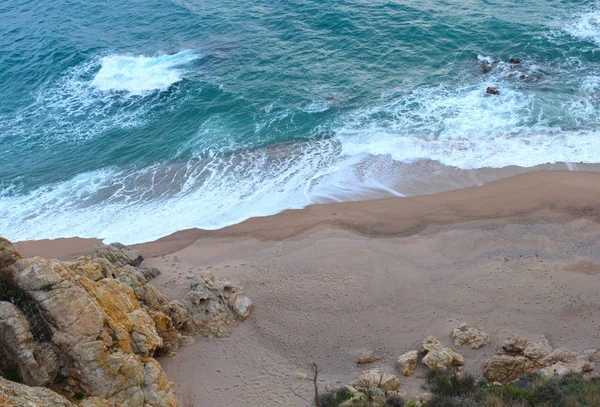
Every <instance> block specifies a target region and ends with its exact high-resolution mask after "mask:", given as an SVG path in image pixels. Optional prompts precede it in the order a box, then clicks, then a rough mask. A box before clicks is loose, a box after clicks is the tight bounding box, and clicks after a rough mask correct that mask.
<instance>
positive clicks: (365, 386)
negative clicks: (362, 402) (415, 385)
mask: <svg viewBox="0 0 600 407" xmlns="http://www.w3.org/2000/svg"><path fill="white" fill-rule="evenodd" d="M350 386H352V387H353V388H355V389H358V390H361V391H370V389H372V388H374V387H375V388H379V389H381V390H382V391H383V392H384V393H387V392H390V391H396V390H398V389H399V388H400V381H399V380H398V378H397V377H396V376H395V375H393V374H390V373H380V372H379V370H377V369H371V370H367V371H364V372H362V373H361V374H360V376H359V377H358V379H356V380H354V381H353V382H351V383H350Z"/></svg>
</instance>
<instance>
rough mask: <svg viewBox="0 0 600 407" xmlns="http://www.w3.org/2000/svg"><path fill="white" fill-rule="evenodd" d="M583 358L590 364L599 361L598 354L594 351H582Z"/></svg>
mask: <svg viewBox="0 0 600 407" xmlns="http://www.w3.org/2000/svg"><path fill="white" fill-rule="evenodd" d="M583 357H585V358H586V359H587V360H588V361H590V362H596V361H597V360H600V352H598V351H597V350H596V349H588V350H584V351H583Z"/></svg>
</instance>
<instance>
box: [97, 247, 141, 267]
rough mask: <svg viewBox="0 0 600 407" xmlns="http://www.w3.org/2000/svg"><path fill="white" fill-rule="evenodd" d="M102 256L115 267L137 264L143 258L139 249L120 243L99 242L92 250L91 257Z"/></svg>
mask: <svg viewBox="0 0 600 407" xmlns="http://www.w3.org/2000/svg"><path fill="white" fill-rule="evenodd" d="M97 258H104V259H106V260H108V261H109V262H110V263H112V264H113V265H114V266H116V267H122V266H126V265H129V266H134V267H135V266H139V265H140V264H142V262H143V261H144V258H143V257H142V255H141V254H140V252H139V251H137V250H135V249H132V248H129V247H127V246H124V245H122V244H120V243H111V244H110V245H105V244H101V245H98V246H96V247H94V249H93V250H92V259H97Z"/></svg>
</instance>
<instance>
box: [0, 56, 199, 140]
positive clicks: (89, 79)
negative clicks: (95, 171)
mask: <svg viewBox="0 0 600 407" xmlns="http://www.w3.org/2000/svg"><path fill="white" fill-rule="evenodd" d="M197 58H198V55H197V54H195V53H193V52H192V51H187V50H186V51H181V52H179V53H177V54H174V55H161V56H156V57H143V56H140V57H133V56H125V55H111V56H106V57H104V58H100V57H97V58H94V59H91V60H88V61H86V62H84V63H82V64H80V65H77V66H75V67H73V68H71V69H69V70H67V71H66V72H65V73H64V74H63V75H61V76H60V77H59V78H58V79H55V80H52V81H49V82H47V83H45V84H44V85H42V86H41V88H40V90H39V91H38V92H37V93H36V95H35V100H34V102H33V103H32V104H31V105H29V106H27V107H26V108H24V109H22V110H20V111H19V112H17V114H16V115H14V116H12V117H7V116H4V117H0V140H1V139H4V138H10V139H13V140H14V144H13V146H17V145H27V146H28V147H31V146H32V145H35V144H40V145H53V144H55V143H57V142H78V141H82V140H89V139H93V138H96V137H98V136H100V135H102V134H104V133H106V132H107V131H110V130H112V129H119V128H128V127H135V126H140V125H143V124H144V123H145V122H146V120H147V116H146V113H147V112H148V111H149V110H150V109H152V108H156V106H157V104H161V103H162V104H168V105H169V108H172V109H176V108H177V107H178V105H179V102H180V100H178V99H177V96H178V92H173V93H172V94H169V95H168V97H167V98H164V97H161V96H160V95H159V92H157V91H158V90H163V89H166V88H168V87H169V86H170V85H172V84H173V83H175V82H177V81H180V80H181V78H182V77H183V75H185V69H184V68H183V66H184V65H185V64H186V63H188V62H190V61H193V60H194V59H197ZM139 95H144V97H143V98H141V97H139Z"/></svg>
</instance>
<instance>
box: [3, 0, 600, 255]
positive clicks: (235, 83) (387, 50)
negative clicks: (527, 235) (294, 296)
mask: <svg viewBox="0 0 600 407" xmlns="http://www.w3.org/2000/svg"><path fill="white" fill-rule="evenodd" d="M511 59H512V62H511ZM488 87H493V88H496V89H498V90H499V92H500V94H498V95H490V94H487V93H486V89H487V88H488ZM599 125H600V4H599V3H597V2H593V1H576V0H570V1H566V0H563V1H558V0H524V1H508V0H435V1H434V0H385V1H384V0H368V1H367V0H245V1H232V0H218V1H215V0H126V1H115V0H52V1H42V0H3V1H2V2H0V235H2V236H4V237H6V238H8V239H12V240H27V239H49V238H50V239H51V238H59V237H72V236H80V237H98V238H102V239H105V240H106V241H109V242H113V241H119V242H122V243H125V244H131V243H138V242H145V241H150V240H154V239H157V238H160V237H163V236H166V235H168V234H171V233H173V232H176V231H178V230H182V229H188V228H203V229H217V228H222V227H224V226H227V225H231V224H235V223H238V222H241V221H243V220H245V219H248V218H250V217H258V216H267V215H271V214H274V213H277V212H281V211H283V210H286V209H294V208H302V207H305V206H307V205H310V204H314V203H324V202H334V201H335V202H339V201H350V200H355V199H366V198H368V197H373V196H377V197H381V196H403V195H407V191H406V190H405V189H404V187H403V186H404V185H406V183H407V182H409V181H410V180H411V179H412V180H413V181H414V179H415V178H418V177H420V176H428V177H431V176H432V171H434V170H433V169H435V171H436V172H439V171H440V168H442V169H443V168H447V169H448V171H456V170H477V169H482V168H491V169H495V168H497V169H499V168H503V167H507V166H519V167H534V166H537V165H540V164H545V163H567V164H569V163H575V164H579V163H600V126H599ZM411 168H412V169H413V170H411ZM434 175H435V174H434ZM412 193H413V194H414V191H413V192H412Z"/></svg>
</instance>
